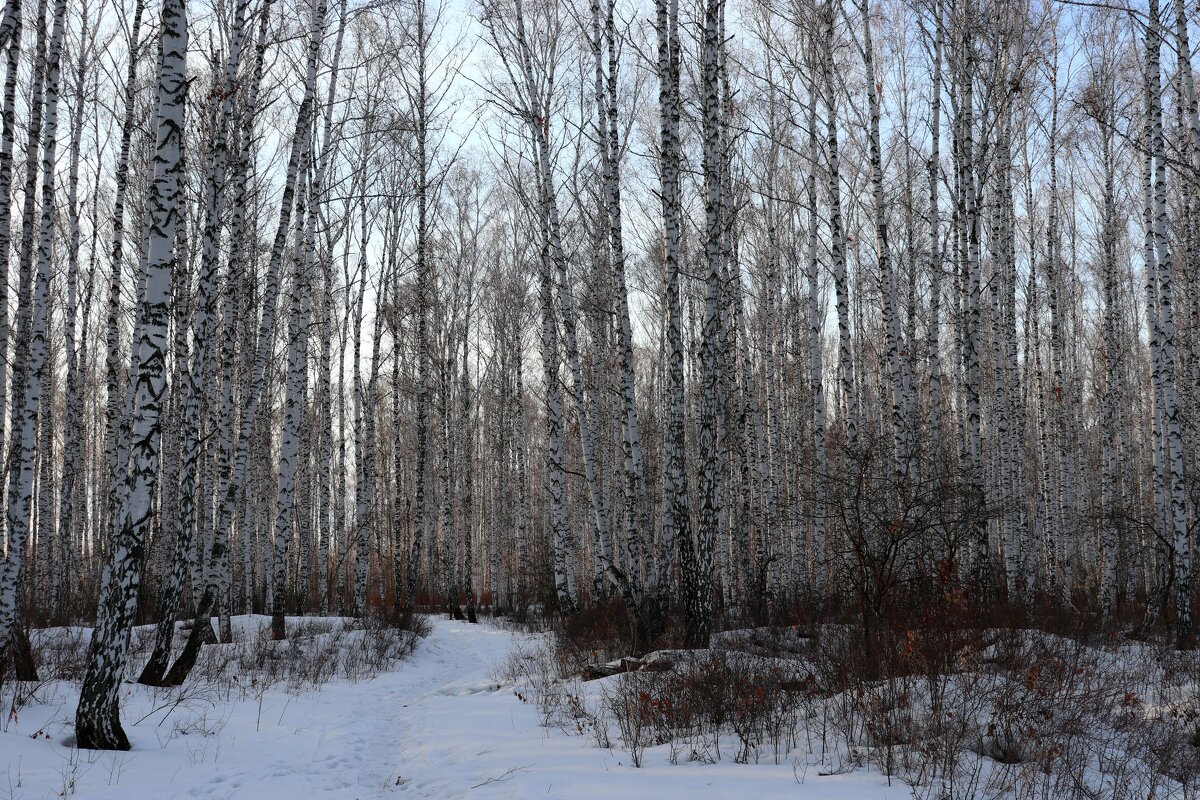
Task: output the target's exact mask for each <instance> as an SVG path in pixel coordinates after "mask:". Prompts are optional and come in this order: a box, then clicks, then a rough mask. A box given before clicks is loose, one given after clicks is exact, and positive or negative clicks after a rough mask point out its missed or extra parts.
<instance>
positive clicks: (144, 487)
mask: <svg viewBox="0 0 1200 800" xmlns="http://www.w3.org/2000/svg"><path fill="white" fill-rule="evenodd" d="M59 5H62V6H65V0H59ZM161 30H162V33H161V44H162V57H161V61H160V66H159V75H158V113H157V118H156V120H155V121H156V129H157V131H156V142H155V155H154V177H153V180H152V181H151V183H150V197H149V199H148V206H149V221H150V231H149V241H148V244H147V252H146V292H145V295H144V297H143V299H142V301H141V308H140V314H139V320H140V326H139V327H140V329H139V330H138V331H137V336H136V338H135V340H134V347H133V359H132V363H131V368H132V367H133V366H136V367H137V375H138V381H137V386H136V389H135V392H134V396H133V398H134V402H133V408H134V414H133V419H132V423H131V426H130V428H131V439H130V464H131V469H130V471H129V477H128V491H127V493H126V494H125V501H124V503H123V505H122V507H121V508H119V509H118V513H117V515H116V525H115V526H114V536H113V548H112V556H111V561H110V564H109V567H108V569H107V570H106V575H105V577H106V580H105V586H104V587H103V589H102V592H101V605H100V609H99V612H98V614H97V617H98V618H97V620H96V627H95V630H94V632H93V634H92V642H91V647H90V648H89V654H88V665H87V670H86V672H85V673H84V679H83V687H82V689H81V690H80V698H79V708H78V710H77V711H76V714H75V738H76V745H77V746H78V747H81V748H91V749H105V750H112V749H118V750H128V749H129V739H128V737H127V736H126V735H125V731H124V729H123V728H122V727H121V720H120V710H119V696H120V688H121V682H122V681H123V680H124V677H125V669H126V665H127V663H128V658H129V638H130V631H131V629H132V626H133V621H134V615H135V614H136V612H137V602H138V585H139V583H140V578H141V575H140V573H141V562H142V553H143V549H144V547H145V541H146V533H147V531H148V530H149V527H150V523H151V516H152V511H153V509H152V500H153V497H154V492H155V489H156V485H157V482H158V455H159V436H158V433H159V413H160V409H161V403H162V398H163V394H164V392H165V390H166V380H165V378H166V349H167V346H166V344H167V323H168V318H169V314H170V297H171V279H172V273H173V272H174V269H175V266H176V261H175V259H176V255H175V235H176V225H177V223H178V198H179V191H180V166H181V163H182V155H183V150H182V140H183V117H184V107H185V103H186V98H187V80H186V71H185V60H186V52H187V38H188V32H187V8H186V4H185V3H184V2H183V0H164V3H163V7H162V28H161ZM47 249H48V248H47Z"/></svg>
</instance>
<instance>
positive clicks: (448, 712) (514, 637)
mask: <svg viewBox="0 0 1200 800" xmlns="http://www.w3.org/2000/svg"><path fill="white" fill-rule="evenodd" d="M237 622H238V624H239V629H240V630H241V631H242V632H243V635H246V632H248V631H251V630H252V629H253V628H254V627H255V626H256V625H257V624H260V623H262V622H265V618H240V619H238V620H237ZM432 622H433V631H432V634H431V635H430V636H429V637H428V638H427V639H425V640H424V641H423V642H422V643H421V644H420V645H419V646H418V648H417V650H416V652H415V654H414V655H413V656H412V657H411V658H410V659H409V660H407V661H404V662H402V663H400V664H399V665H398V666H397V667H396V668H395V669H393V670H391V671H387V672H384V673H382V674H380V675H378V676H377V677H375V678H373V679H370V680H363V681H357V682H351V681H349V680H344V679H343V680H335V681H332V682H330V683H327V684H325V685H324V686H323V687H322V688H321V689H320V690H317V691H312V690H309V691H302V692H294V691H293V692H289V691H288V690H287V689H286V687H285V686H284V685H283V684H273V685H271V686H270V688H268V689H266V690H265V691H258V690H257V689H256V688H255V687H254V686H251V687H246V686H245V685H244V684H245V683H246V682H250V683H251V684H253V683H254V678H253V676H241V677H240V678H239V684H240V685H242V691H241V692H240V693H238V694H237V695H236V696H230V695H228V694H227V693H225V694H222V695H221V696H217V695H214V694H212V693H209V694H206V693H205V692H204V691H201V690H199V689H197V688H196V687H192V689H191V690H187V689H184V690H178V689H176V690H169V691H163V690H159V691H157V692H155V691H153V690H150V689H147V688H145V687H142V686H138V685H136V684H133V683H130V684H127V685H126V695H125V696H124V698H123V701H122V718H123V719H124V721H125V725H126V730H127V732H128V734H129V737H130V740H131V741H132V742H133V750H131V751H130V752H127V753H98V752H91V751H79V750H76V749H74V748H72V747H70V746H69V744H68V743H69V741H70V736H71V732H72V720H73V715H74V711H75V704H76V699H77V689H76V687H75V686H74V685H73V684H69V683H66V682H53V683H49V684H47V685H46V686H44V687H42V688H41V689H40V690H39V691H38V694H37V698H38V699H37V701H36V702H32V703H30V704H28V705H26V706H25V707H23V708H21V709H20V710H19V711H18V713H17V714H16V715H15V716H9V715H8V708H9V706H8V703H9V702H10V701H11V694H6V695H5V698H4V701H5V704H6V705H5V715H6V717H8V719H7V721H6V723H5V724H3V725H2V726H0V727H3V731H2V732H0V798H5V799H6V798H22V799H27V800H35V799H37V800H40V799H41V798H55V797H79V798H86V799H87V800H92V799H93V798H94V799H95V800H106V799H111V800H118V799H119V800H130V798H147V799H149V798H155V799H156V800H157V799H158V798H239V799H244V800H274V799H275V798H280V799H281V800H282V799H283V798H287V800H299V799H304V798H338V800H367V799H368V798H392V797H413V798H417V797H427V798H456V797H469V798H543V797H544V798H603V800H613V798H617V800H633V799H634V798H654V799H655V800H658V799H660V798H673V797H681V798H682V797H686V798H696V799H697V800H707V799H708V798H712V799H713V800H716V799H717V798H720V800H730V799H732V798H774V797H787V798H801V799H802V800H859V799H861V800H875V799H876V798H905V797H909V796H910V794H909V791H908V789H907V787H905V786H904V785H903V784H901V783H899V782H896V783H894V784H893V785H892V786H890V787H889V786H888V785H887V779H886V778H884V777H882V776H880V775H878V774H876V773H865V772H861V771H860V772H853V773H849V774H842V775H819V774H818V772H819V771H820V770H819V769H818V767H816V766H810V765H806V764H803V763H799V764H797V763H793V762H788V763H782V764H779V765H776V764H767V763H761V764H734V763H731V762H730V761H729V760H725V761H722V762H721V763H717V764H697V763H680V764H678V765H672V764H670V763H669V758H668V752H667V747H666V746H662V747H659V748H654V749H650V750H647V751H646V755H645V765H644V766H643V767H642V768H640V769H635V768H634V767H632V766H631V765H630V763H629V758H628V755H627V753H625V752H624V751H622V750H620V749H618V748H614V749H612V750H606V749H602V748H600V747H597V746H596V744H595V742H594V741H593V739H592V738H591V737H588V736H568V735H566V734H564V733H562V732H561V731H558V730H548V729H545V728H542V727H540V726H539V724H538V712H537V709H536V707H535V706H534V705H533V704H531V703H525V702H522V701H521V700H520V699H518V697H517V696H516V694H515V693H514V688H516V687H514V686H512V685H504V684H502V683H498V682H497V681H498V680H499V678H498V676H499V675H500V674H501V673H502V669H501V665H502V664H503V663H504V661H505V660H506V659H507V657H508V656H509V654H510V653H511V652H512V651H513V649H514V647H517V646H519V645H520V644H522V643H524V644H530V639H531V638H532V637H531V635H529V634H521V633H514V632H512V631H509V630H505V629H502V628H499V627H496V626H493V625H490V624H487V623H483V624H479V625H468V624H467V623H462V622H451V621H447V620H444V619H434V620H432ZM260 699H261V702H260ZM177 700H178V701H181V702H179V703H176V701H177ZM155 709H157V710H155Z"/></svg>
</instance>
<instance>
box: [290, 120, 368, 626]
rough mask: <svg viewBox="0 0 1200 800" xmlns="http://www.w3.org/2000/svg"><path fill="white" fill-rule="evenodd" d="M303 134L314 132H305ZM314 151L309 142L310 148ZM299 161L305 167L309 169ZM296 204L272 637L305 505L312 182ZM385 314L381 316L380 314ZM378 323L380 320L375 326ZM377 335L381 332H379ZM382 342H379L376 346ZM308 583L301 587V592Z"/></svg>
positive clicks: (310, 308)
mask: <svg viewBox="0 0 1200 800" xmlns="http://www.w3.org/2000/svg"><path fill="white" fill-rule="evenodd" d="M305 135H311V134H309V132H308V131H305ZM308 150H309V152H310V153H311V143H310V145H309V147H308ZM307 166H308V165H307V164H303V165H301V170H305V169H306V168H307ZM307 188H308V191H306V192H302V193H301V195H300V197H299V199H298V200H297V203H296V220H297V225H296V228H297V231H296V236H297V239H298V240H299V241H298V242H297V244H298V246H297V248H296V252H295V254H294V256H293V263H294V269H293V273H292V297H291V304H290V311H289V313H288V337H287V342H288V350H287V378H286V385H285V387H284V399H283V431H282V434H281V436H280V441H279V474H278V480H277V489H276V498H275V530H274V537H273V545H274V546H273V548H272V559H271V638H272V639H275V640H280V639H284V638H286V636H287V630H286V627H285V625H284V612H285V611H286V603H287V551H288V547H289V545H290V544H291V542H292V541H293V540H294V539H295V534H296V530H295V529H296V527H297V522H298V520H299V517H300V515H301V514H303V513H304V508H303V507H301V509H300V513H299V514H297V513H296V507H295V506H296V502H295V498H296V471H297V466H298V462H299V460H300V444H301V442H300V437H301V423H302V420H303V417H304V415H305V414H306V413H307V389H308V323H309V318H310V317H311V316H312V303H311V300H310V284H311V274H312V265H313V258H312V250H311V249H310V248H311V247H312V245H313V244H314V242H312V241H311V240H309V239H308V237H307V235H304V234H303V232H304V231H305V230H307V228H308V225H307V222H308V217H307V216H306V215H307V214H313V213H315V212H314V210H313V209H311V208H309V206H308V203H311V202H312V191H311V188H312V187H311V184H310V185H309V187H307ZM381 316H382V315H381V314H380V315H377V318H378V317H381ZM376 327H378V325H377V326H376ZM376 333H377V334H378V331H377V332H376ZM377 346H378V345H377ZM305 589H306V587H304V586H301V587H300V591H304V590H305Z"/></svg>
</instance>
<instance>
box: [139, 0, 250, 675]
mask: <svg viewBox="0 0 1200 800" xmlns="http://www.w3.org/2000/svg"><path fill="white" fill-rule="evenodd" d="M249 7H250V2H249V0H238V3H237V5H236V7H235V9H234V17H233V22H232V27H231V30H230V46H229V57H228V59H227V60H226V62H225V69H224V74H223V76H222V84H221V86H222V89H221V97H222V100H221V104H220V108H219V110H218V111H217V119H216V126H215V132H214V136H213V143H212V146H211V150H210V152H209V155H208V159H207V163H206V176H205V196H204V202H205V208H204V231H203V238H202V243H201V264H200V284H199V290H200V296H199V298H198V300H197V303H196V318H195V321H194V325H195V331H196V333H195V337H196V342H195V346H194V348H193V351H192V352H193V363H192V364H191V367H190V369H189V370H187V378H186V380H185V381H184V382H183V387H182V395H183V397H182V400H181V402H182V404H183V458H182V461H181V463H180V471H179V523H178V528H177V530H178V534H177V535H178V542H177V547H176V551H177V556H176V558H175V559H174V562H173V563H172V565H171V573H170V576H169V579H168V582H167V583H166V584H165V586H164V587H162V588H161V589H160V592H159V605H158V614H159V619H158V625H157V627H156V628H155V639H154V649H153V650H152V651H151V654H150V658H149V659H148V660H147V662H146V666H145V667H144V668H143V670H142V674H141V676H140V677H139V678H138V682H139V683H144V684H148V685H151V686H155V685H160V684H161V683H162V679H163V676H164V674H165V672H166V669H167V663H168V661H169V659H170V651H171V640H172V638H173V636H174V632H175V617H176V615H177V614H178V613H179V602H180V598H181V597H182V595H183V583H184V578H185V576H186V572H187V561H188V559H189V558H190V554H191V552H192V549H193V539H194V535H195V529H196V491H197V486H198V474H199V469H200V454H201V447H200V438H201V427H202V423H201V404H202V403H203V404H204V406H206V407H207V408H216V407H217V403H218V402H219V398H218V396H217V393H216V387H217V380H216V378H217V376H216V374H215V367H216V358H215V357H216V347H215V344H216V329H217V322H218V314H217V312H218V302H219V297H220V279H219V266H220V256H219V251H220V244H221V219H222V216H223V214H224V208H225V197H226V183H227V180H226V174H227V171H228V160H229V146H228V141H229V126H230V124H231V117H232V115H233V97H234V93H235V88H236V80H237V74H238V66H239V64H240V61H241V53H242V43H243V31H244V28H245V22H246V16H247V14H248V13H249ZM202 393H203V396H202ZM221 424H224V423H223V422H222V423H221ZM204 505H205V506H207V505H208V504H207V503H204ZM207 532H208V531H207V529H204V530H203V531H202V533H204V534H207ZM206 540H207V536H206V535H205V537H204V538H202V539H201V540H200V541H201V542H205V541H206ZM201 549H205V548H204V547H203V545H201ZM219 553H220V551H218V554H219ZM214 588H215V587H210V586H205V587H203V588H202V589H200V591H199V592H198V595H199V598H198V602H197V609H196V610H197V613H196V618H197V621H200V620H205V621H207V619H208V613H209V610H210V607H211V604H212V602H213V600H214V599H215V598H214V596H213V594H214Z"/></svg>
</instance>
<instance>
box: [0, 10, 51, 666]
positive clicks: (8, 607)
mask: <svg viewBox="0 0 1200 800" xmlns="http://www.w3.org/2000/svg"><path fill="white" fill-rule="evenodd" d="M65 15H66V4H65V0H56V2H55V7H54V31H53V33H52V34H51V37H50V42H49V51H48V52H47V50H46V49H45V45H46V15H45V2H42V3H40V4H39V6H38V44H37V49H36V62H35V65H34V79H33V95H32V97H33V112H32V114H31V122H30V130H29V143H28V145H27V147H28V150H27V152H26V173H25V192H26V194H25V204H24V209H23V212H24V213H23V215H22V226H23V227H22V232H21V247H20V254H19V258H18V270H19V274H20V281H21V288H20V294H19V295H18V298H17V299H18V316H17V325H16V336H17V342H16V354H15V359H14V364H13V367H14V369H13V398H14V403H13V409H12V411H13V418H12V421H11V427H12V430H11V436H12V442H11V444H10V449H9V464H8V470H9V485H8V541H7V547H6V551H7V556H6V558H5V560H4V564H3V568H2V571H0V662H3V661H4V660H5V659H6V658H7V657H8V655H9V653H10V652H14V653H15V647H16V646H18V645H20V644H21V643H20V642H19V641H18V638H17V626H18V625H19V623H20V620H19V616H20V615H19V607H20V580H21V571H22V561H23V556H24V554H25V553H24V551H25V547H26V542H27V540H28V538H29V533H30V528H31V526H32V524H33V512H34V508H33V504H34V489H35V483H36V480H35V473H36V469H37V459H38V452H37V451H38V441H37V440H38V423H39V420H40V421H41V423H42V425H43V427H44V428H46V426H49V425H50V424H51V408H52V405H51V404H52V403H53V393H52V391H51V386H50V383H51V381H50V377H51V376H50V369H51V368H52V358H51V357H50V353H49V348H48V342H47V340H48V338H49V328H50V300H51V275H52V273H51V262H50V255H51V245H52V236H53V229H54V153H55V149H54V148H55V145H56V143H57V139H56V133H57V130H56V129H57V118H58V85H59V62H60V56H61V52H62V40H63V24H64V17H65ZM43 81H45V84H43ZM43 85H45V88H46V93H45V101H46V107H47V114H46V125H45V126H44V129H43V125H42V112H43V107H42V100H43V97H42V90H43ZM39 135H40V136H41V137H42V141H41V142H40V143H39V141H38V136H39ZM39 144H40V150H39ZM39 152H40V153H41V156H42V170H43V172H44V175H45V178H44V181H43V185H42V202H43V213H42V218H41V225H40V227H39V229H38V237H37V262H36V268H35V265H34V263H33V240H34V228H35V225H34V210H35V198H34V196H33V193H34V190H35V189H36V187H37V174H38V164H37V156H38V153H39ZM47 429H48V428H47ZM45 445H46V442H45V441H44V440H43V452H42V453H41V457H42V458H43V459H52V458H53V457H54V456H53V453H52V452H49V451H48V450H47V449H46V447H45ZM41 499H42V500H43V503H42V506H41V507H40V508H39V509H38V510H39V513H40V516H41V520H42V522H43V523H44V522H45V521H46V520H45V516H46V514H47V512H49V506H48V504H46V503H45V502H44V501H45V499H46V495H45V493H44V492H43V493H42V496H41ZM39 534H41V536H47V535H48V529H47V528H44V529H43V530H41V531H39ZM15 654H16V655H17V656H18V663H20V662H21V661H23V660H24V659H23V658H22V657H21V654H20V653H15ZM23 677H25V678H30V677H35V676H30V675H25V676H23Z"/></svg>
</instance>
